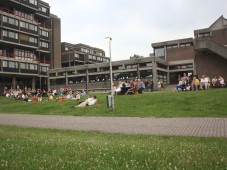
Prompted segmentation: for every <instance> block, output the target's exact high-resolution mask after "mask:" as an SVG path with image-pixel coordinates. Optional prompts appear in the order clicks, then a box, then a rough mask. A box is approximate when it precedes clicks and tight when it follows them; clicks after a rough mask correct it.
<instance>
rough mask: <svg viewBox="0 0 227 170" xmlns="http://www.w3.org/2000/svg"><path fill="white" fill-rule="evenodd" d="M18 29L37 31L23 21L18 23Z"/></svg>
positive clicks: (34, 27)
mask: <svg viewBox="0 0 227 170" xmlns="http://www.w3.org/2000/svg"><path fill="white" fill-rule="evenodd" d="M20 27H21V28H25V29H29V30H32V31H37V26H36V25H33V24H29V23H27V22H24V21H20Z"/></svg>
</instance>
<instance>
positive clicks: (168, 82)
mask: <svg viewBox="0 0 227 170" xmlns="http://www.w3.org/2000/svg"><path fill="white" fill-rule="evenodd" d="M167 70H168V72H167V82H166V83H167V84H170V74H169V66H167Z"/></svg>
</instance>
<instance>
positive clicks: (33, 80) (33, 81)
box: [32, 77, 35, 89]
mask: <svg viewBox="0 0 227 170" xmlns="http://www.w3.org/2000/svg"><path fill="white" fill-rule="evenodd" d="M32 89H35V77H33V78H32Z"/></svg>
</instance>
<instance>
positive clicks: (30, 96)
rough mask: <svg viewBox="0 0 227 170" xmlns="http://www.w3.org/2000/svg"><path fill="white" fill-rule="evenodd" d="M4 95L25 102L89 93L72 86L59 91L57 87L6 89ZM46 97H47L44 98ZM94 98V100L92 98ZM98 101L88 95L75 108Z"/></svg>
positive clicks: (77, 96)
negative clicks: (76, 89) (73, 88)
mask: <svg viewBox="0 0 227 170" xmlns="http://www.w3.org/2000/svg"><path fill="white" fill-rule="evenodd" d="M3 95H4V96H5V97H7V98H13V99H16V100H22V101H23V102H41V101H56V102H60V101H65V100H74V101H75V100H78V101H79V100H81V97H84V96H85V97H86V96H87V93H86V91H85V90H81V91H76V92H73V91H72V89H71V88H60V90H59V91H57V90H56V89H49V90H48V91H45V90H40V89H37V90H33V89H26V90H21V89H9V90H7V89H5V90H4V93H3ZM44 97H45V99H44ZM92 99H94V100H92ZM96 102H97V98H96V96H88V98H87V99H85V101H81V102H79V105H78V106H75V108H79V107H81V108H84V107H85V106H91V105H94V104H95V103H96Z"/></svg>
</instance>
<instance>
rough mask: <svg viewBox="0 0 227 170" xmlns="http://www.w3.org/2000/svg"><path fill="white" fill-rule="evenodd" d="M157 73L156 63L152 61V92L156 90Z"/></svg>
mask: <svg viewBox="0 0 227 170" xmlns="http://www.w3.org/2000/svg"><path fill="white" fill-rule="evenodd" d="M157 76H158V73H157V63H156V61H155V60H154V59H153V60H152V77H153V85H154V90H157V82H158V78H157Z"/></svg>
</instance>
